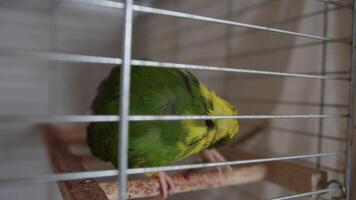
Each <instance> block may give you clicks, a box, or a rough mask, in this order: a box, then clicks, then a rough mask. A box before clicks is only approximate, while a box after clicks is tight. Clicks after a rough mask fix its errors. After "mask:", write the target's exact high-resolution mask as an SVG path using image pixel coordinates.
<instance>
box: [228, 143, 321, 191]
mask: <svg viewBox="0 0 356 200" xmlns="http://www.w3.org/2000/svg"><path fill="white" fill-rule="evenodd" d="M221 153H222V154H223V155H225V156H226V158H227V159H228V160H236V159H258V158H264V157H265V156H264V155H262V154H258V153H252V152H246V151H243V150H240V149H238V148H228V147H224V148H222V149H221ZM265 164H266V167H267V172H266V179H267V180H268V181H271V182H273V183H275V184H278V185H280V186H282V187H285V188H288V189H290V190H292V191H295V192H297V193H303V192H310V191H314V190H317V189H320V187H321V186H323V185H325V184H326V183H327V173H326V171H323V170H318V169H316V168H313V167H310V166H306V165H301V164H296V163H292V162H288V161H273V162H266V163H265Z"/></svg>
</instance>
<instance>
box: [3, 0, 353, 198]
mask: <svg viewBox="0 0 356 200" xmlns="http://www.w3.org/2000/svg"><path fill="white" fill-rule="evenodd" d="M318 1H321V2H325V3H330V4H333V5H338V6H344V5H340V4H338V3H335V2H334V1H330V0H318ZM64 2H71V3H84V4H91V5H96V6H104V7H110V8H118V9H125V18H124V19H125V23H124V24H125V31H124V36H123V40H124V42H123V52H124V55H123V59H120V58H110V57H101V56H86V55H75V54H62V53H50V52H25V51H13V52H10V53H9V52H6V51H1V50H0V54H2V55H6V56H20V57H30V58H36V59H42V60H53V61H69V62H87V63H102V64H122V65H123V68H122V71H123V73H121V75H122V77H121V81H122V82H121V85H120V86H121V91H122V93H121V98H120V99H121V101H120V111H121V112H120V116H117V115H105V116H104V115H103V116H101V115H97V116H86V115H68V116H0V121H1V122H5V123H7V122H19V121H20V122H29V123H43V122H50V123H52V122H54V123H56V122H117V121H119V122H120V141H119V142H120V150H119V155H120V159H119V160H120V161H119V163H118V164H119V166H120V172H121V173H118V170H105V171H95V172H77V173H63V174H51V175H40V176H33V177H27V178H26V177H25V178H9V179H2V180H0V184H8V183H15V182H16V183H17V182H27V183H29V182H47V181H64V180H78V179H87V178H102V177H113V176H119V182H120V186H121V187H120V188H119V190H120V192H119V194H120V199H125V198H126V185H127V174H139V173H149V172H150V173H152V172H162V171H174V170H185V169H198V168H206V167H219V166H226V165H242V164H252V163H263V162H271V161H282V160H293V159H303V158H321V157H327V156H338V155H344V154H345V153H347V163H346V166H345V171H346V176H345V177H346V180H345V183H346V187H347V197H346V198H347V199H350V188H351V157H352V156H351V152H352V131H353V121H354V112H353V110H354V104H353V102H354V100H355V97H354V96H355V87H356V80H355V78H356V75H355V71H356V44H355V43H356V26H355V23H354V26H353V51H352V67H351V68H352V70H351V71H352V73H351V74H352V79H351V84H350V100H349V107H348V108H349V112H350V114H328V115H326V114H323V112H321V113H320V114H319V115H315V114H304V115H239V116H225V115H217V116H209V115H199V116H177V115H170V116H165V115H148V116H144V115H132V116H131V115H129V109H128V108H129V96H130V95H129V94H130V91H129V90H130V87H129V84H130V65H131V64H132V65H140V66H147V67H166V68H180V69H197V70H212V71H225V72H238V73H245V74H259V75H269V76H282V77H294V78H311V79H321V80H350V79H349V78H343V77H333V76H326V75H325V73H324V72H323V73H322V75H312V74H299V73H284V72H272V71H261V70H247V69H236V68H227V67H214V66H201V65H189V64H177V63H166V62H155V61H143V60H131V39H132V38H131V37H132V33H131V32H132V14H133V11H137V12H143V13H151V14H159V15H166V16H173V17H179V18H185V19H194V20H200V21H206V22H213V23H219V24H226V25H231V26H238V27H244V28H249V29H254V30H260V31H269V32H274V33H280V34H286V35H291V36H297V37H304V38H311V39H317V40H321V41H323V42H342V43H345V41H343V40H338V39H333V38H328V37H326V36H325V35H324V36H316V35H311V34H305V33H299V32H293V31H288V30H283V29H277V28H271V27H267V26H259V25H253V24H248V23H241V22H235V21H230V20H223V19H218V18H212V17H205V16H200V15H194V14H188V13H183V12H176V11H170V10H164V9H158V8H152V7H146V6H140V5H133V3H132V0H126V3H125V4H124V3H121V2H115V1H108V0H64ZM125 5H126V6H125ZM344 7H348V6H344ZM353 8H355V4H354V6H353ZM353 20H354V22H355V21H356V14H354V16H353ZM346 43H347V42H346ZM247 53H249V52H247ZM321 105H322V106H323V105H324V103H323V102H322V103H321ZM345 117H348V119H349V124H348V140H347V152H345V151H338V152H326V153H315V154H306V155H294V156H283V157H274V158H261V159H251V160H239V161H229V162H221V163H200V164H191V165H180V166H166V167H150V168H135V169H127V145H128V123H129V121H155V120H166V121H170V120H206V119H290V118H293V119H298V118H302V119H315V118H316V119H324V118H345ZM320 137H325V136H320ZM333 139H335V138H333ZM319 149H320V148H319ZM336 190H339V188H328V189H323V190H318V191H313V192H307V193H301V194H296V195H290V196H284V197H277V198H273V200H284V199H292V198H301V197H306V196H310V195H314V194H322V193H326V192H334V191H336Z"/></svg>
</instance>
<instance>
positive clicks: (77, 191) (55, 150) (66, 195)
mask: <svg viewBox="0 0 356 200" xmlns="http://www.w3.org/2000/svg"><path fill="white" fill-rule="evenodd" d="M40 132H41V134H42V137H43V140H44V142H45V144H46V147H47V150H48V151H47V152H48V157H49V159H50V160H51V163H52V166H53V169H54V172H56V173H64V172H80V171H84V170H85V169H84V167H83V166H82V165H81V164H80V162H78V159H77V158H76V157H75V156H73V155H72V154H71V153H70V151H69V150H68V147H67V146H66V145H63V144H64V143H63V140H62V139H61V138H60V137H59V134H60V132H59V131H58V129H56V128H54V127H53V126H50V125H42V126H41V127H40ZM58 185H59V188H60V190H61V193H62V196H63V199H65V200H83V199H98V200H107V196H106V194H105V193H104V191H103V190H102V189H101V188H100V187H99V186H98V184H97V182H96V181H95V180H92V179H88V180H76V181H60V182H58Z"/></svg>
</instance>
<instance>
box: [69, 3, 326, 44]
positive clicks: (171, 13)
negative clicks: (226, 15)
mask: <svg viewBox="0 0 356 200" xmlns="http://www.w3.org/2000/svg"><path fill="white" fill-rule="evenodd" d="M65 1H66V2H74V3H86V4H91V5H97V6H105V7H112V8H120V9H123V8H124V5H123V3H121V2H115V1H107V0H89V1H84V0H65ZM133 10H134V11H138V12H145V13H151V14H159V15H167V16H173V17H180V18H186V19H194V20H201V21H207V22H214V23H220V24H227V25H233V26H239V27H245V28H251V29H256V30H262V31H270V32H275V33H281V34H287V35H293V36H298V37H306V38H312V39H318V40H324V41H329V40H333V39H331V38H327V37H322V36H316V35H310V34H304V33H298V32H293V31H287V30H282V29H276V28H271V27H266V26H258V25H253V24H247V23H241V22H234V21H229V20H223V19H217V18H212V17H205V16H200V15H194V14H188V13H183V12H176V11H170V10H164V9H159V8H152V7H146V6H141V5H134V6H133Z"/></svg>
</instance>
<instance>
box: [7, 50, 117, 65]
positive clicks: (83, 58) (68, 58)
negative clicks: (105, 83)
mask: <svg viewBox="0 0 356 200" xmlns="http://www.w3.org/2000/svg"><path fill="white" fill-rule="evenodd" d="M0 56H16V57H17V56H18V57H21V58H30V59H38V60H51V61H65V62H84V63H101V64H117V65H119V64H121V63H122V60H121V58H113V57H103V56H89V55H80V54H68V53H56V52H37V51H22V50H11V49H0Z"/></svg>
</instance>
